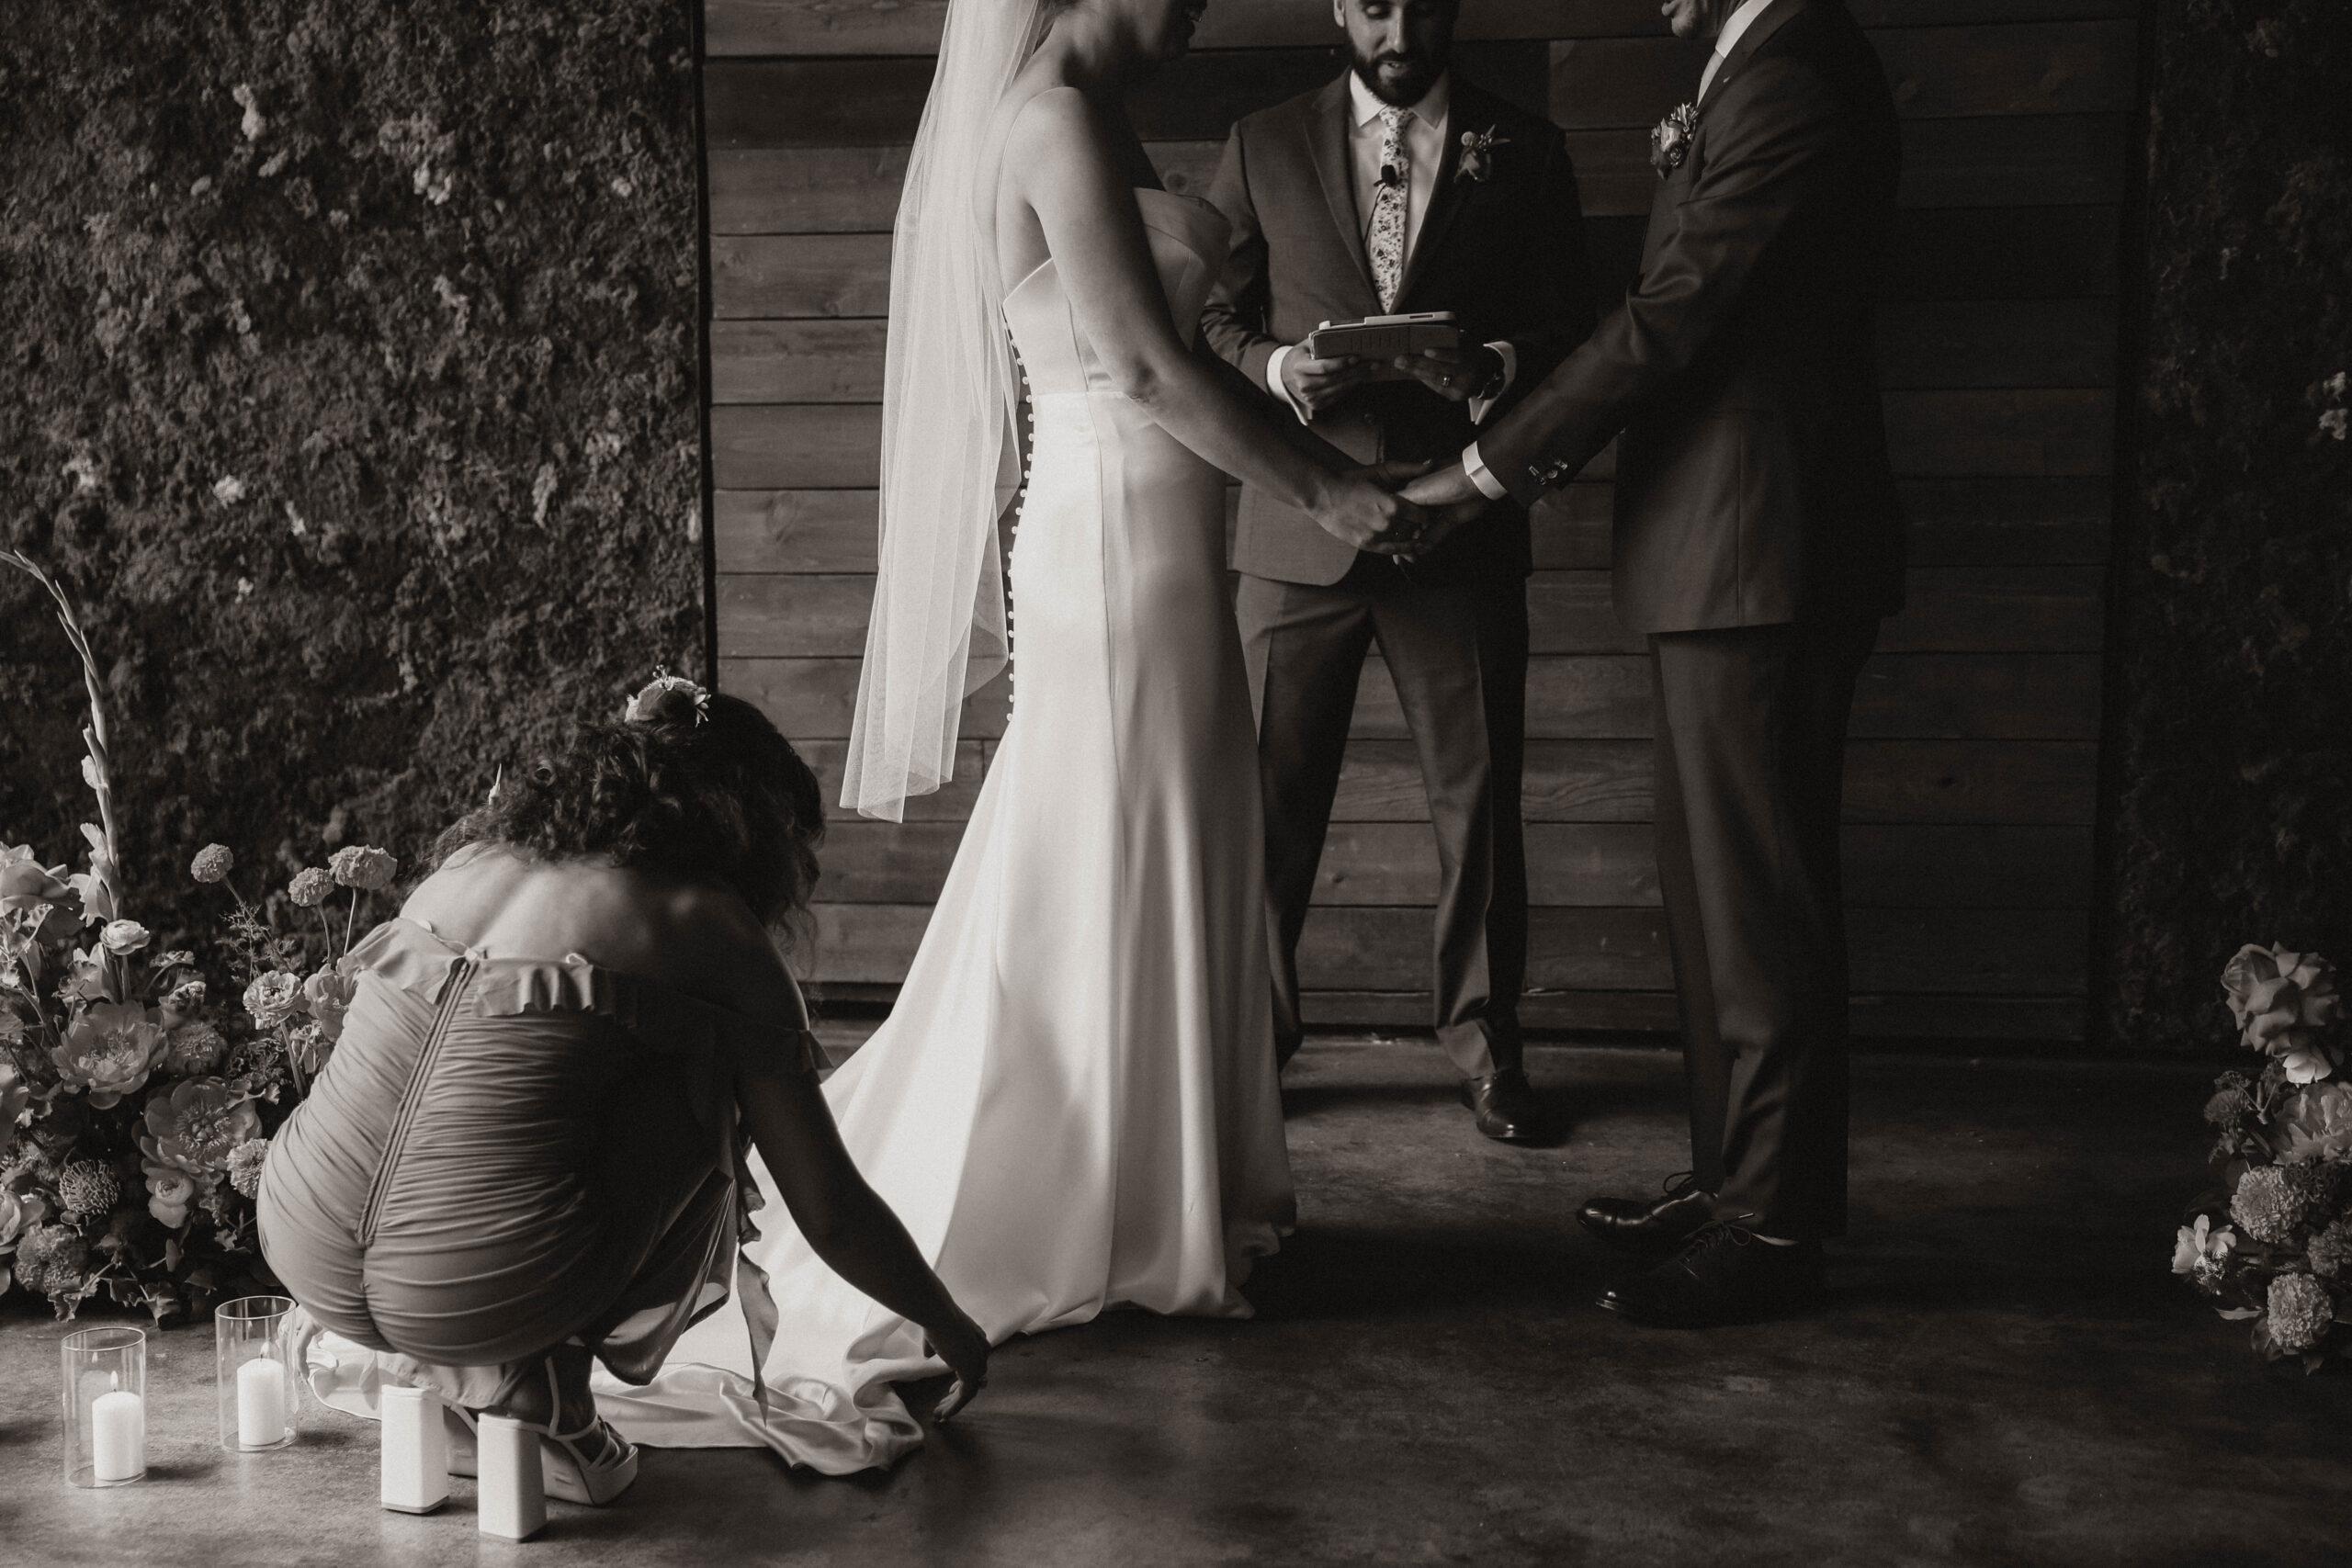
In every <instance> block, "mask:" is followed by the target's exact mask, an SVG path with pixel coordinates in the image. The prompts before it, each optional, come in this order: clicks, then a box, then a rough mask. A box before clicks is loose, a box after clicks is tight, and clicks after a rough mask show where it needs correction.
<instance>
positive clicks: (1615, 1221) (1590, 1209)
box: [1577, 1170, 1715, 1253]
mask: <svg viewBox="0 0 2352 1568" xmlns="http://www.w3.org/2000/svg"><path fill="white" fill-rule="evenodd" d="M1714 1203H1715V1195H1714V1194H1713V1193H1712V1192H1710V1191H1708V1190H1706V1189H1705V1188H1703V1187H1702V1186H1700V1185H1699V1179H1698V1178H1697V1177H1695V1176H1693V1175H1691V1172H1689V1171H1687V1170H1686V1171H1684V1172H1682V1174H1680V1175H1679V1176H1671V1177H1668V1179H1667V1182H1666V1196H1665V1197H1663V1198H1656V1199H1651V1198H1595V1199H1593V1200H1592V1201H1589V1202H1588V1203H1586V1204H1585V1206H1584V1207H1583V1208H1581V1209H1579V1210H1577V1219H1578V1220H1580V1221H1582V1222H1583V1223H1584V1228H1585V1229H1587V1230H1589V1231H1590V1232H1591V1233H1592V1234H1593V1235H1597V1236H1599V1237H1600V1239H1601V1240H1603V1241H1605V1242H1607V1243H1608V1244H1609V1245H1610V1246H1611V1247H1615V1248H1617V1249H1618V1250H1619V1251H1620V1252H1641V1253H1659V1252H1671V1251H1673V1250H1674V1249H1675V1248H1676V1247H1680V1246H1681V1245H1682V1244H1683V1243H1684V1242H1685V1241H1688V1240H1689V1239H1690V1238H1691V1234H1692V1233H1693V1232H1695V1231H1696V1230H1698V1228H1699V1227H1700V1226H1702V1225H1703V1224H1706V1223H1707V1222H1708V1221H1709V1220H1711V1219H1713V1218H1714Z"/></svg>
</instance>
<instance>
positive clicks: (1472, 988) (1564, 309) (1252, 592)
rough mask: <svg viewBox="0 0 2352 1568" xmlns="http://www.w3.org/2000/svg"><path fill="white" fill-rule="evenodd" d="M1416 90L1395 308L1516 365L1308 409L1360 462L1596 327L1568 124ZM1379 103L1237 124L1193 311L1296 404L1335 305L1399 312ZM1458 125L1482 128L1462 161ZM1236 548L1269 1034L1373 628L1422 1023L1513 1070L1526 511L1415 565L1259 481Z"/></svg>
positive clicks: (1284, 112)
mask: <svg viewBox="0 0 2352 1568" xmlns="http://www.w3.org/2000/svg"><path fill="white" fill-rule="evenodd" d="M1441 104H1442V107H1439V106H1440V105H1441ZM1417 107H1418V109H1419V119H1417V120H1415V121H1414V122H1412V123H1411V124H1410V125H1409V126H1408V132H1409V133H1410V135H1418V136H1419V138H1420V139H1421V140H1420V141H1419V145H1420V147H1421V148H1422V149H1423V151H1422V152H1421V153H1419V155H1416V156H1415V157H1413V158H1411V159H1409V160H1408V163H1409V164H1411V175H1412V176H1413V177H1412V178H1410V179H1408V180H1399V181H1397V182H1396V183H1398V186H1399V189H1400V190H1402V189H1403V188H1404V186H1405V185H1406V184H1409V185H1410V186H1411V194H1412V197H1413V198H1414V200H1415V202H1416V203H1417V205H1416V207H1415V208H1414V209H1413V210H1412V211H1411V212H1410V213H1409V227H1408V234H1409V248H1408V250H1407V251H1406V253H1405V254H1404V259H1403V265H1402V271H1401V275H1399V274H1396V273H1392V274H1391V275H1390V276H1391V280H1392V285H1393V286H1394V287H1395V288H1396V296H1395V298H1394V299H1390V300H1388V301H1387V302H1386V307H1385V308H1386V310H1388V311H1395V312H1403V311H1423V310H1451V311H1453V313H1454V314H1455V316H1456V317H1457V318H1458V320H1459V321H1460V323H1461V325H1462V326H1463V328H1464V331H1465V333H1467V337H1468V339H1469V341H1470V342H1472V343H1474V344H1475V343H1486V344H1490V345H1494V346H1495V347H1496V348H1497V350H1498V354H1500V355H1501V356H1502V359H1503V363H1504V365H1505V367H1506V374H1507V376H1508V378H1509V379H1508V380H1507V381H1506V383H1505V384H1504V385H1503V386H1502V387H1501V388H1500V389H1499V390H1498V392H1496V393H1494V394H1493V397H1492V398H1490V399H1488V400H1479V401H1474V402H1469V403H1456V402H1453V401H1449V400H1446V399H1445V398H1443V397H1442V396H1440V395H1439V394H1438V393H1436V392H1435V391H1432V390H1430V389H1428V388H1426V387H1423V386H1422V385H1420V384H1419V383H1418V382H1410V381H1401V380H1399V381H1385V382H1377V383H1374V384H1370V385H1364V386H1360V387H1357V388H1355V389H1352V390H1351V392H1350V393H1349V394H1348V396H1347V397H1346V399H1345V400H1343V401H1341V402H1339V403H1337V404H1336V405H1334V406H1331V407H1329V408H1326V409H1324V410H1323V411H1322V412H1319V413H1317V414H1315V415H1314V416H1313V417H1312V418H1310V419H1309V421H1308V423H1309V424H1310V426H1311V428H1312V429H1313V430H1314V431H1315V432H1316V433H1317V434H1319V435H1321V436H1323V437H1324V438H1325V439H1327V440H1329V442H1331V443H1332V444H1333V445H1335V446H1339V447H1340V448H1341V449H1343V450H1345V451H1346V452H1348V453H1350V454H1351V455H1352V456H1354V457H1358V458H1360V459H1362V460H1363V461H1366V462H1371V461H1375V460H1383V459H1398V460H1410V459H1430V460H1447V459H1451V458H1452V457H1453V455H1454V454H1455V453H1456V452H1458V451H1459V450H1460V449H1461V447H1462V445H1463V443H1464V442H1466V441H1468V440H1469V439H1470V438H1471V437H1472V436H1473V435H1474V434H1476V430H1477V421H1478V419H1479V418H1480V417H1481V416H1485V417H1489V418H1490V417H1492V413H1493V408H1492V407H1491V406H1489V405H1490V404H1491V403H1494V402H1499V404H1500V406H1508V405H1509V401H1510V398H1511V397H1512V396H1513V395H1514V394H1515V393H1516V391H1517V390H1518V389H1522V388H1525V387H1527V386H1531V385H1532V384H1533V383H1534V382H1535V381H1537V380H1540V379H1542V378H1543V377H1544V375H1545V374H1546V373H1547V372H1549V371H1550V370H1551V368H1552V367H1554V366H1555V365H1556V364H1557V363H1558V362H1559V360H1560V357H1561V355H1563V354H1565V353H1566V350H1567V349H1568V348H1569V347H1571V346H1573V345H1574V344H1577V342H1579V341H1580V340H1581V339H1582V338H1583V336H1584V334H1585V333H1587V332H1588V331H1589V330H1590V327H1591V324H1592V304H1591V285H1590V282H1589V276H1588V274H1587V270H1586V259H1585V238H1584V220H1583V213H1582V210H1581V209H1580V207H1579V205H1578V202H1577V185H1576V176H1575V173H1574V171H1573V169H1572V168H1571V167H1570V164H1569V162H1568V157H1567V152H1566V146H1565V143H1564V140H1563V138H1562V136H1561V134H1560V132H1559V131H1558V130H1556V129H1555V127H1553V126H1552V125H1551V124H1550V123H1549V122H1547V121H1545V120H1544V119H1541V118H1537V117H1536V116H1534V115H1531V114H1528V113H1526V112H1524V111H1522V110H1521V109H1518V108H1515V107H1512V106H1511V105H1510V104H1507V103H1505V102H1503V101H1502V100H1501V99H1499V98H1498V97H1495V96H1493V95H1491V94H1489V93H1486V92H1483V91H1481V90H1480V89H1479V88H1477V87H1476V85H1472V84H1471V83H1468V82H1464V81H1463V80H1462V79H1461V78H1460V77H1459V76H1458V75H1454V74H1452V73H1447V74H1446V75H1444V76H1442V77H1441V78H1440V79H1439V81H1438V84H1437V85H1436V86H1434V87H1432V88H1431V89H1430V96H1429V97H1428V98H1426V99H1424V100H1423V101H1422V103H1421V104H1420V105H1419V106H1417ZM1380 111H1381V106H1380V105H1379V104H1378V102H1377V101H1376V100H1375V99H1374V98H1373V97H1372V96H1371V94H1370V93H1369V91H1368V89H1366V88H1365V87H1364V86H1363V84H1362V83H1361V82H1360V81H1358V80H1357V79H1356V78H1355V76H1354V75H1353V73H1342V74H1341V75H1340V77H1339V78H1338V79H1337V80H1335V81H1333V82H1332V83H1330V84H1329V85H1327V86H1325V87H1323V88H1321V89H1319V90H1317V91H1316V92H1312V93H1308V94H1305V95H1303V96H1299V97H1295V98H1293V99H1291V100H1289V101H1288V102H1285V103H1282V104H1278V105H1275V106H1274V107H1272V108H1268V109H1265V110H1262V111H1261V112H1259V113H1256V114H1252V115H1250V116H1247V117H1245V118H1243V119H1242V120H1241V121H1240V122H1239V123H1238V124H1237V125H1236V126H1235V127H1234V128H1233V131H1232V134H1231V136H1230V137H1229V138H1228V140H1227V142H1226V148H1225V157H1224V163H1223V164H1222V166H1221V167H1220V168H1219V169H1218V171H1217V176H1216V185H1215V187H1214V188H1213V190H1212V192H1211V197H1212V199H1213V200H1215V201H1216V205H1217V206H1218V207H1219V208H1221V209H1223V210H1224V212H1225V214H1226V216H1227V218H1228V219H1230V220H1232V224H1233V232H1232V240H1231V249H1230V254H1229V259H1228V262H1227V266H1226V269H1225V273H1224V276H1223V277H1222V278H1221V279H1220V281H1219V283H1218V285H1217V287H1216V289H1215V291H1214V292H1213V294H1212V295H1211V298H1210V301H1209V304H1208V307H1207V310H1206V312H1205V315H1204V321H1203V326H1204V332H1205V334H1206V336H1207V339H1208V342H1209V343H1210V344H1211V345H1212V347H1213V348H1214V349H1215V351H1216V353H1218V354H1219V355H1223V356H1224V357H1225V358H1226V359H1227V360H1228V361H1230V362H1231V363H1232V364H1234V365H1235V366H1237V367H1239V368H1240V370H1241V371H1242V372H1243V374H1245V375H1246V376H1248V377H1249V378H1250V381H1251V382H1252V383H1253V384H1255V385H1256V386H1258V387H1260V388H1261V389H1266V390H1267V395H1268V396H1269V397H1272V398H1274V399H1276V400H1280V401H1283V402H1284V403H1286V404H1287V402H1288V397H1287V394H1286V393H1285V392H1284V391H1283V389H1282V387H1281V383H1280V381H1279V379H1278V378H1279V375H1280V369H1279V363H1278V360H1277V356H1278V355H1281V354H1283V353H1284V352H1288V351H1294V350H1293V345H1295V344H1298V343H1300V341H1301V340H1302V339H1304V338H1305V337H1306V335H1307V334H1308V333H1311V332H1312V331H1314V330H1315V328H1316V327H1317V325H1319V324H1320V323H1322V322H1324V321H1352V320H1356V319H1359V318H1361V317H1364V316H1369V315H1375V314H1381V313H1384V301H1383V300H1382V299H1381V297H1380V293H1379V289H1378V288H1377V286H1376V284H1375V281H1374V274H1375V266H1374V255H1373V254H1372V253H1371V252H1370V251H1369V250H1368V249H1367V243H1368V239H1367V229H1368V227H1369V226H1370V224H1371V223H1372V221H1373V220H1374V217H1375V216H1376V214H1377V212H1378V209H1379V206H1380V203H1381V200H1382V197H1381V195H1380V191H1379V189H1378V188H1377V186H1375V185H1374V184H1373V183H1372V182H1373V176H1374V173H1375V171H1377V170H1379V169H1380V168H1381V167H1382V165H1380V164H1378V163H1377V162H1376V161H1375V162H1372V163H1367V161H1366V149H1367V148H1368V147H1369V146H1371V145H1373V143H1372V142H1371V141H1368V140H1367V138H1368V137H1372V138H1376V137H1377V136H1378V134H1379V131H1380V126H1379V116H1380ZM1465 133H1467V134H1469V135H1471V136H1472V137H1473V138H1474V139H1477V138H1483V141H1482V143H1481V144H1480V146H1478V147H1475V148H1473V149H1472V150H1471V151H1470V152H1468V153H1467V166H1465V163H1464V159H1465V151H1464V144H1463V137H1464V134H1465ZM1412 144H1413V143H1412V141H1411V140H1410V139H1409V136H1408V138H1407V140H1406V141H1405V142H1404V145H1407V146H1411V145H1412ZM1389 183H1392V182H1391V180H1390V179H1389V178H1388V177H1387V176H1386V175H1382V176H1381V177H1380V179H1379V182H1378V184H1379V185H1386V184H1389ZM1424 193H1425V194H1424ZM1368 207H1369V208H1370V209H1372V210H1367V208H1368ZM1233 565H1234V567H1235V569H1236V570H1238V572H1239V573H1240V574H1241V581H1240V586H1239V590H1238V603H1237V608H1238V614H1239V617H1240V624H1241V634H1242V639H1243V644H1244V647H1245V649H1246V652H1247V656H1248V667H1249V671H1250V686H1251V694H1252V697H1253V700H1254V701H1255V704H1256V707H1257V717H1258V724H1259V745H1260V761H1261V770H1262V784H1263V788H1264V794H1265V805H1266V833H1267V855H1266V866H1267V883H1268V888H1267V896H1268V905H1269V908H1268V915H1269V919H1268V926H1269V934H1270V940H1271V941H1272V946H1273V953H1272V960H1273V970H1274V976H1275V982H1274V985H1275V993H1276V994H1275V1033H1276V1037H1277V1044H1278V1050H1279V1051H1280V1052H1281V1054H1282V1055H1284V1056H1287V1055H1288V1054H1289V1052H1291V1051H1293V1050H1295V1049H1296V1047H1297V1043H1298V1039H1299V1033H1300V1029H1301V1020H1300V1012H1299V998H1298V971H1297V964H1296V953H1297V947H1298V940H1299V933H1300V930H1301V928H1302V927H1303V925H1304V924H1305V922H1306V912H1307V904H1308V901H1309V899H1310V897H1311V896H1312V895H1313V892H1314V888H1315V878H1316V869H1317V863H1318V861H1319V860H1320V858H1321V855H1322V851H1323V842H1324V837H1325V833H1326V830H1327V828H1328V825H1329V819H1330V815H1331V807H1332V802H1333V799H1334V796H1335V793H1336V791H1337V788H1338V784H1339V778H1340V764H1341V761H1342V757H1343V754H1344V752H1345V750H1346V746H1347V738H1348V726H1349V719H1350V716H1351V714H1352V712H1353V710H1354V706H1355V698H1356V684H1357V678H1358V676H1359V674H1360V673H1361V671H1363V663H1364V659H1365V655H1366V652H1367V650H1368V649H1369V648H1370V647H1371V646H1373V645H1374V644H1375V643H1376V644H1377V645H1378V646H1379V648H1380V649H1381V652H1382V655H1383V657H1384V659H1385V662H1386V664H1387V667H1388V671H1389V674H1390V676H1391V677H1392V678H1393V680H1394V681H1395V682H1396V687H1397V697H1398V700H1399V702H1400V704H1401V705H1402V707H1403V710H1404V716H1405V720H1406V723H1407V725H1408V727H1409V728H1410V729H1411V731H1412V735H1413V739H1414V742H1415V744H1416V746H1417V748H1418V750H1419V758H1420V766H1421V774H1422V779H1423V782H1424V784H1425V787H1426V788H1427V790H1428V793H1429V805H1430V819H1431V823H1432V826H1433V828H1434V830H1435V834H1436V839H1437V850H1438V861H1439V866H1440V886H1439V891H1438V904H1437V918H1436V931H1435V941H1434V948H1435V951H1434V958H1433V971H1434V973H1433V976H1432V978H1431V982H1430V986H1431V989H1432V990H1433V992H1434V993H1435V1014H1434V1018H1433V1020H1432V1021H1433V1022H1434V1023H1435V1025H1436V1027H1437V1031H1438V1034H1439V1038H1440V1040H1441V1042H1442V1043H1443V1045H1444V1046H1445V1048H1446V1050H1447V1052H1448V1054H1449V1055H1451V1056H1452V1058H1453V1062H1454V1065H1455V1066H1457V1067H1458V1068H1459V1069H1460V1070H1461V1072H1462V1074H1463V1076H1464V1079H1465V1081H1466V1082H1468V1083H1472V1084H1476V1083H1477V1082H1479V1081H1481V1080H1487V1079H1490V1078H1491V1077H1492V1076H1493V1075H1496V1074H1498V1073H1505V1072H1509V1073H1516V1071H1517V1070H1518V1068H1519V1066H1520V1034H1519V1017H1518V1003H1519V992H1520V987H1521V979H1522V977H1523V976H1524V974H1525V971H1526V955H1527V872H1526V863H1525V856H1524V852H1523V850H1522V847H1521V844H1522V835H1521V825H1520V772H1521V753H1522V751H1523V750H1524V742H1523V734H1524V728H1525V719H1524V711H1523V710H1524V708H1525V704H1526V682H1527V592H1526V578H1527V574H1528V572H1529V571H1530V570H1532V568H1531V565H1530V557H1529V544H1528V525H1527V514H1526V513H1525V512H1524V511H1523V510H1521V508H1520V507H1518V506H1516V505H1507V506H1501V507H1497V508H1496V509H1494V510H1493V511H1492V512H1491V513H1489V514H1488V515H1487V516H1486V517H1485V518H1483V519H1481V520H1480V521H1479V522H1478V523H1477V524H1476V525H1473V526H1471V527H1468V528H1465V529H1464V530H1463V531H1462V532H1461V533H1459V534H1457V535H1456V536H1454V537H1453V538H1452V539H1450V540H1449V541H1447V543H1446V545H1445V546H1444V547H1442V549H1441V550H1439V551H1437V552H1435V553H1433V554H1432V555H1431V556H1430V558H1427V559H1426V560H1424V561H1423V562H1422V563H1421V564H1419V566H1417V567H1414V568H1412V569H1409V570H1408V569H1403V568H1400V567H1399V566H1398V565H1397V563H1396V562H1395V561H1394V560H1393V559H1390V558H1386V557H1383V556H1378V555H1373V554H1368V553H1363V552H1360V551H1358V550H1357V549H1356V548H1355V547H1352V546H1351V545H1349V544H1347V543H1346V542H1345V541H1343V540H1340V539H1338V538H1336V537H1334V536H1331V535H1329V534H1327V533H1325V532H1324V531H1323V529H1322V528H1320V527H1319V526H1317V524H1316V523H1315V521H1314V520H1313V519H1312V518H1310V517H1309V516H1308V515H1307V514H1306V513H1304V512H1301V511H1299V510H1297V509H1295V508H1294V507H1291V506H1287V505H1285V504H1283V502H1280V501H1278V500H1276V499H1275V498H1273V497H1272V496H1269V495H1267V494H1264V493H1262V492H1261V491H1256V490H1254V489H1253V490H1245V491H1243V493H1242V496H1241V507H1240V517H1239V522H1238V532H1237V536H1236V539H1235V544H1234V552H1233ZM1397 980H1398V982H1399V983H1400V984H1410V981H1409V980H1408V978H1407V977H1406V976H1398V977H1397ZM1474 1109H1476V1106H1475V1105H1474ZM1483 1124H1484V1123H1483V1122H1482V1125H1483Z"/></svg>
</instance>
